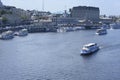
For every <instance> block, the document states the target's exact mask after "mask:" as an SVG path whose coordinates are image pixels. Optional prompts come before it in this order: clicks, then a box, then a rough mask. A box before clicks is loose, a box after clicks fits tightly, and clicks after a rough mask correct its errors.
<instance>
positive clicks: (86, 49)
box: [81, 43, 99, 55]
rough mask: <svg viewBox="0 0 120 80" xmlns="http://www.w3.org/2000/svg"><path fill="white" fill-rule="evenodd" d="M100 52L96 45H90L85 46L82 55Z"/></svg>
mask: <svg viewBox="0 0 120 80" xmlns="http://www.w3.org/2000/svg"><path fill="white" fill-rule="evenodd" d="M98 50H99V47H98V45H97V44H96V43H89V44H86V45H84V46H83V48H82V50H81V55H87V54H91V53H94V52H96V51H98Z"/></svg>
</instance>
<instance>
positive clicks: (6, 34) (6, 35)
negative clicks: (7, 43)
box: [0, 31, 14, 40]
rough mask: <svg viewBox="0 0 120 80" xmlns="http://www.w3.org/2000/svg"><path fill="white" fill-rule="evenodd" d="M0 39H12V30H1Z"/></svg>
mask: <svg viewBox="0 0 120 80" xmlns="http://www.w3.org/2000/svg"><path fill="white" fill-rule="evenodd" d="M0 38H1V39H3V40H7V39H12V38H14V34H13V31H6V32H3V33H2V34H1V36H0Z"/></svg>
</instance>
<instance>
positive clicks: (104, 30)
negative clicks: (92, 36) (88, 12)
mask: <svg viewBox="0 0 120 80" xmlns="http://www.w3.org/2000/svg"><path fill="white" fill-rule="evenodd" d="M96 34H97V35H104V34H107V30H106V29H98V30H97V31H96Z"/></svg>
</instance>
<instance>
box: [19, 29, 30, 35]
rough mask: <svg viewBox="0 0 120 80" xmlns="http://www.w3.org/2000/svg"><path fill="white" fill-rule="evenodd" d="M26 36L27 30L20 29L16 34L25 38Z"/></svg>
mask: <svg viewBox="0 0 120 80" xmlns="http://www.w3.org/2000/svg"><path fill="white" fill-rule="evenodd" d="M27 35H28V30H27V29H22V30H20V31H19V32H18V36H27Z"/></svg>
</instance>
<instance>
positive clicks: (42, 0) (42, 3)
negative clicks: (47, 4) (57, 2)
mask: <svg viewBox="0 0 120 80" xmlns="http://www.w3.org/2000/svg"><path fill="white" fill-rule="evenodd" d="M42 11H44V0H42Z"/></svg>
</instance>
